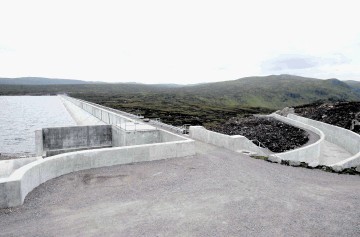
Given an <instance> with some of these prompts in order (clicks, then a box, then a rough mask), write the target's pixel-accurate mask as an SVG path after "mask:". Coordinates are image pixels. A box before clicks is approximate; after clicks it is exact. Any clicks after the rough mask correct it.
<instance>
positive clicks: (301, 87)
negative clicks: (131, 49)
mask: <svg viewBox="0 0 360 237" xmlns="http://www.w3.org/2000/svg"><path fill="white" fill-rule="evenodd" d="M9 80H15V81H11V82H13V83H14V82H17V83H18V85H20V84H22V85H26V84H24V83H25V82H26V83H28V84H27V85H39V84H41V83H42V84H41V85H39V86H31V87H30V86H29V87H26V86H21V87H20V86H18V85H9V84H8V85H6V86H5V85H3V86H1V87H0V95H21V94H28V95H31V94H32V95H39V94H56V93H68V94H70V95H73V96H78V97H82V98H84V99H88V100H93V101H94V102H96V101H97V102H106V101H108V105H114V106H117V105H119V106H120V105H123V106H126V107H137V108H143V107H154V108H155V107H157V106H168V107H167V109H169V110H170V109H176V108H179V107H181V106H184V105H188V106H189V108H192V109H194V108H195V107H194V105H196V106H197V105H200V106H201V107H206V106H207V107H209V108H210V107H211V108H214V107H215V108H217V109H225V108H230V109H236V108H254V107H260V108H269V109H279V108H283V107H286V106H297V105H302V104H309V103H312V102H315V101H320V100H321V101H360V82H356V81H340V80H338V79H328V80H320V79H315V78H306V77H300V76H293V75H271V76H262V77H245V78H241V79H237V80H232V81H223V82H216V83H203V84H195V85H183V86H181V85H175V84H153V85H149V84H142V83H108V84H107V83H103V84H97V83H90V82H86V81H80V80H64V79H47V78H18V79H0V84H1V83H3V84H4V82H7V81H9ZM1 81H2V82H1ZM30 82H31V83H30ZM45 83H48V84H45ZM50 85H51V86H50ZM110 98H111V103H110V102H109V101H110Z"/></svg>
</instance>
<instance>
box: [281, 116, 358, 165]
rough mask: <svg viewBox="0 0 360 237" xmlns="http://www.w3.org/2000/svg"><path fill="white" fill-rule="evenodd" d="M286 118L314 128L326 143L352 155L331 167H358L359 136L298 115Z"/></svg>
mask: <svg viewBox="0 0 360 237" xmlns="http://www.w3.org/2000/svg"><path fill="white" fill-rule="evenodd" d="M288 117H289V118H290V119H292V120H295V121H298V122H302V123H304V124H307V125H310V126H313V127H316V128H317V129H319V130H321V131H322V132H323V133H324V134H325V139H326V140H327V141H329V142H331V143H334V144H336V145H338V146H340V147H343V148H344V149H345V150H346V151H348V152H350V153H351V154H353V156H352V157H349V158H348V159H346V160H343V161H341V162H339V163H336V164H334V165H332V166H333V167H334V169H337V170H341V169H346V168H351V167H355V166H358V165H360V135H358V134H356V133H354V132H352V131H350V130H347V129H344V128H340V127H337V126H333V125H330V124H327V123H323V122H319V121H315V120H312V119H308V118H304V117H301V116H298V115H294V114H289V115H288Z"/></svg>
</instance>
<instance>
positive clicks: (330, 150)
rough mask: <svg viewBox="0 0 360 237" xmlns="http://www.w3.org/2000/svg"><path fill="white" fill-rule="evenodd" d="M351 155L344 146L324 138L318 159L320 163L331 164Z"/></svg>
mask: <svg viewBox="0 0 360 237" xmlns="http://www.w3.org/2000/svg"><path fill="white" fill-rule="evenodd" d="M351 156H352V154H351V153H350V152H348V151H346V150H345V149H344V148H342V147H340V146H338V145H335V144H334V143H331V142H328V141H326V140H325V141H324V146H323V147H322V150H321V155H320V159H319V160H320V164H324V165H332V164H336V163H338V162H340V161H342V160H345V159H347V158H350V157H351Z"/></svg>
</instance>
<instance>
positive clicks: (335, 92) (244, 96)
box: [181, 75, 360, 108]
mask: <svg viewBox="0 0 360 237" xmlns="http://www.w3.org/2000/svg"><path fill="white" fill-rule="evenodd" d="M357 83H358V82H350V83H345V82H343V81H340V80H338V79H328V80H320V79H315V78H306V77H300V76H293V75H271V76H265V77H246V78H241V79H238V80H234V81H224V82H216V83H207V84H201V85H195V86H188V87H183V88H181V90H182V91H183V93H187V94H193V95H196V97H197V98H199V99H202V100H204V101H207V102H211V103H213V104H219V105H220V104H223V105H227V106H239V105H241V106H246V107H266V108H282V107H285V106H295V105H301V104H307V103H311V102H314V101H318V100H330V101H332V100H333V101H334V100H335V101H337V100H347V101H359V100H360V92H359V91H357V90H356V86H359V88H360V83H358V84H357Z"/></svg>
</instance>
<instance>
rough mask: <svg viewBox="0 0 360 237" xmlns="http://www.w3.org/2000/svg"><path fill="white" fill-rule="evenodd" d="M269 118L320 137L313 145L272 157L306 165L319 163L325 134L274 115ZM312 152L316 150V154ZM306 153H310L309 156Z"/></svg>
mask: <svg viewBox="0 0 360 237" xmlns="http://www.w3.org/2000/svg"><path fill="white" fill-rule="evenodd" d="M269 117H272V118H275V119H277V120H279V121H282V122H284V123H287V124H290V125H292V126H294V127H298V128H302V129H307V130H310V131H312V132H314V133H316V134H317V135H319V136H320V139H319V140H318V141H316V142H315V143H313V144H310V145H308V146H304V147H300V148H297V149H294V150H290V151H285V152H282V153H276V154H275V155H273V156H277V157H280V158H281V159H282V160H289V161H291V160H293V161H300V162H307V163H312V162H319V157H320V152H321V148H322V143H323V142H324V141H325V134H324V133H323V132H322V131H321V130H320V129H318V128H315V127H313V126H310V125H307V124H305V123H302V122H299V121H296V120H293V119H290V118H288V117H284V116H281V115H278V114H275V113H273V114H271V115H269ZM312 150H316V153H314V152H312ZM308 153H310V155H309V154H308ZM304 157H305V159H304ZM309 157H310V158H309ZM274 160H275V158H274Z"/></svg>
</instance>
